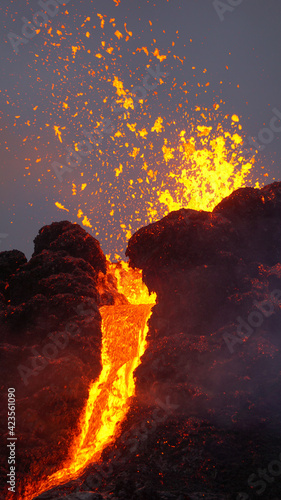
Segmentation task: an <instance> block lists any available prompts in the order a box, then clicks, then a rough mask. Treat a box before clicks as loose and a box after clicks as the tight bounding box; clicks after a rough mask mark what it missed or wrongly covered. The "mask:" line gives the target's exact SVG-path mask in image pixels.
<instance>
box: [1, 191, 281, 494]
mask: <svg viewBox="0 0 281 500" xmlns="http://www.w3.org/2000/svg"><path fill="white" fill-rule="evenodd" d="M280 217H281V183H277V182H276V183H274V184H271V185H268V186H265V187H264V188H261V189H257V188H240V189H238V190H236V191H234V192H233V193H232V194H231V195H230V196H228V197H227V198H225V199H223V200H222V201H221V202H220V203H218V204H217V206H216V207H215V208H214V209H213V211H212V212H210V211H205V210H200V211H197V210H194V209H184V208H181V209H180V210H177V211H173V212H171V213H169V214H168V215H167V216H165V217H164V218H163V219H161V220H159V221H157V222H155V223H152V224H150V225H148V226H146V227H143V228H141V229H140V230H138V231H137V232H136V233H135V234H134V235H133V236H132V237H131V239H130V240H129V243H128V248H127V256H128V258H129V264H127V263H125V262H119V263H110V262H108V261H107V260H106V258H105V256H104V255H103V253H102V251H101V249H100V246H99V243H98V241H97V240H96V239H94V238H93V237H91V236H90V235H89V234H88V233H86V231H85V230H84V229H82V228H81V227H80V226H79V225H77V224H71V223H70V222H67V221H64V222H59V223H53V224H51V225H49V226H45V227H43V228H42V229H41V230H40V232H39V234H38V236H37V237H36V238H35V249H34V254H33V256H32V258H31V259H30V261H29V262H27V260H26V258H25V257H24V255H23V254H22V253H21V252H19V251H11V252H2V253H1V254H0V272H1V280H2V281H1V308H2V312H1V317H0V321H1V331H2V339H3V343H2V346H1V350H2V354H5V357H6V361H5V363H2V367H1V370H2V380H6V384H8V386H9V387H15V389H16V395H17V398H16V407H17V414H18V419H17V427H16V430H17V435H18V436H19V439H18V441H17V443H16V446H17V453H18V456H19V463H20V466H19V469H18V471H17V477H18V481H19V482H20V487H19V489H18V492H17V494H18V498H19V499H22V500H27V499H30V500H31V499H32V498H36V497H37V496H38V495H39V498H41V496H40V495H41V494H42V499H43V498H45V499H48V498H50V499H51V498H68V497H69V499H74V498H77V499H79V498H81V499H82V498H93V499H94V498H99V499H101V498H102V499H106V500H107V499H109V498H110V499H133V500H137V499H147V498H156V499H159V500H162V499H163V500H164V499H167V498H171V499H175V500H179V499H180V500H183V499H184V500H185V499H192V500H193V499H198V498H208V499H211V498H217V499H230V498H240V499H242V498H250V494H251V492H254V493H259V492H262V493H263V492H264V491H266V495H268V496H266V498H272V499H273V498H274V496H276V494H278V492H279V491H280V484H278V480H279V479H278V473H277V472H278V471H277V469H278V467H279V465H278V464H279V463H280V461H279V460H280V457H279V455H280V438H279V429H278V427H279V422H280V403H279V394H280V388H281V378H280V324H281V313H280V304H281V267H280V266H281V254H280V248H281V246H280V243H281V233H280ZM11 366H14V367H15V370H11V369H10V367H11ZM2 407H5V406H4V405H2ZM3 420H4V421H5V419H3ZM3 420H2V421H3ZM3 432H4V431H3ZM2 458H3V457H2ZM268 464H274V466H271V465H270V466H269V465H268ZM262 467H263V469H264V467H268V471H270V470H271V471H273V472H272V474H271V475H269V474H270V473H269V472H268V471H267V477H268V475H269V478H270V481H266V480H265V476H264V474H263V475H262V473H261V470H263V469H262ZM278 470H279V469H278ZM280 471H281V463H280ZM3 486H4V483H3ZM83 492H84V493H83ZM86 492H88V497H87V496H85V495H86ZM91 494H92V496H90V495H91ZM5 495H6V496H7V498H9V496H8V492H7V491H6V493H5ZM66 495H68V496H66ZM83 495H84V496H83ZM94 495H96V496H94ZM99 495H100V496H99ZM200 495H201V496H200ZM238 495H240V497H239V496H238ZM243 495H244V496H243Z"/></svg>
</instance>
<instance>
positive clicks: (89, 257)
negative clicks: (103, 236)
mask: <svg viewBox="0 0 281 500" xmlns="http://www.w3.org/2000/svg"><path fill="white" fill-rule="evenodd" d="M43 250H50V251H51V252H59V251H62V250H64V251H66V252H67V254H68V255H71V256H72V257H78V258H81V259H83V260H85V261H86V262H88V263H89V264H91V266H92V267H93V268H94V269H95V270H96V271H102V272H103V273H105V272H106V258H105V256H104V255H103V252H102V250H101V248H100V244H99V242H98V240H96V239H95V238H93V237H92V236H91V235H90V234H88V233H86V231H85V230H84V229H83V228H82V227H81V226H79V225H78V224H71V222H68V221H63V222H53V223H52V224H51V225H50V226H45V227H43V228H42V229H40V231H39V234H38V236H36V238H35V240H34V254H33V256H34V255H37V254H38V253H41V252H42V251H43Z"/></svg>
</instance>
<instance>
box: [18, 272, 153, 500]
mask: <svg viewBox="0 0 281 500" xmlns="http://www.w3.org/2000/svg"><path fill="white" fill-rule="evenodd" d="M109 272H110V273H111V274H113V275H114V276H115V277H116V278H117V288H118V292H119V293H121V294H123V295H124V296H125V297H126V299H127V303H126V304H124V303H120V302H119V303H118V300H117V303H116V304H114V305H105V306H103V307H101V308H100V313H101V316H102V353H101V358H102V371H101V373H100V376H99V378H98V380H96V381H94V382H93V383H92V385H91V386H90V387H89V396H88V400H87V403H86V405H85V408H84V409H83V411H82V414H81V416H80V421H79V425H78V433H77V435H76V436H75V437H74V438H73V442H72V444H71V446H70V449H69V455H68V457H67V459H66V461H65V463H64V465H63V467H62V468H61V469H60V470H58V471H57V472H55V473H54V474H52V475H50V476H49V477H47V479H44V480H42V481H41V482H39V483H34V482H29V483H28V484H26V485H25V487H24V493H23V494H22V495H21V497H20V499H21V500H31V499H32V498H34V497H35V496H37V495H39V494H40V493H42V492H44V491H46V490H49V489H51V488H53V487H54V486H57V485H59V484H62V483H64V482H67V481H69V480H71V479H75V478H76V477H78V475H79V474H81V472H82V471H83V470H84V469H85V467H86V466H87V465H88V464H89V463H91V462H94V461H97V460H98V459H99V457H100V455H101V453H102V451H103V449H104V448H105V447H106V446H107V445H108V444H109V443H110V442H111V441H113V440H114V437H115V436H116V433H117V431H118V424H120V423H121V422H122V420H123V419H124V418H125V416H126V413H127V411H128V409H129V398H130V397H132V396H133V395H134V391H135V382H134V370H135V369H136V367H137V366H138V365H139V364H140V359H141V356H142V355H143V353H144V351H145V348H146V335H147V332H148V320H149V317H150V315H151V309H152V307H153V305H154V304H155V303H156V294H151V295H149V292H148V290H147V288H146V286H145V285H144V283H143V282H142V278H141V271H138V270H133V269H130V268H129V266H128V264H126V263H124V262H121V263H119V264H110V265H109Z"/></svg>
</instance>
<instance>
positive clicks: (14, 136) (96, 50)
mask: <svg viewBox="0 0 281 500" xmlns="http://www.w3.org/2000/svg"><path fill="white" fill-rule="evenodd" d="M116 3H117V4H118V0H115V2H114V1H113V0H103V1H100V0H97V1H90V0H85V1H82V0H80V1H79V0H70V1H69V2H68V3H67V5H66V6H63V5H59V7H58V9H57V12H56V15H54V16H53V17H50V15H49V18H50V20H49V21H48V25H47V27H42V29H41V30H40V33H38V34H36V35H35V36H33V37H32V38H30V39H28V43H25V44H21V45H19V46H18V54H16V53H15V51H14V50H13V47H12V44H11V42H10V41H9V39H8V34H9V33H10V32H13V33H15V34H16V35H20V36H22V37H23V35H22V33H21V30H22V27H23V25H24V22H23V21H22V17H25V18H26V19H28V20H31V19H32V16H33V15H34V14H36V13H37V12H38V11H41V10H42V7H41V6H40V5H38V2H37V1H33V0H30V1H22V2H18V1H16V0H14V1H13V0H2V2H1V7H0V12H1V24H2V37H1V46H0V49H1V51H0V54H1V68H2V71H1V84H0V90H1V93H0V99H1V108H0V109H1V115H0V116H1V213H0V251H3V250H8V249H13V248H16V249H18V250H21V251H23V252H24V253H25V254H26V255H27V257H30V256H31V253H32V251H33V239H34V238H35V236H36V234H37V233H38V230H39V229H40V228H41V227H42V226H44V225H46V224H50V223H51V222H53V221H59V220H65V219H67V220H71V221H72V222H77V223H79V224H82V220H83V218H84V216H87V217H88V219H89V220H90V223H91V225H92V228H90V227H85V229H86V230H88V231H89V233H90V234H92V235H93V236H96V237H97V238H98V239H99V240H100V242H101V245H102V248H103V251H104V252H105V253H107V254H108V253H111V254H112V255H114V253H115V252H117V253H119V254H120V255H122V253H123V251H124V248H125V247H126V232H125V230H124V231H123V230H121V236H119V235H120V224H123V225H124V226H126V227H128V225H129V224H131V229H132V231H134V230H136V229H138V228H139V227H141V226H142V225H144V224H145V223H147V218H146V212H145V204H146V203H147V202H148V201H151V202H152V203H154V201H153V196H154V194H153V191H151V193H150V192H149V186H148V184H147V183H146V180H145V177H143V183H142V185H146V188H147V189H146V191H145V193H144V195H143V199H140V191H138V189H134V186H135V185H136V183H137V179H139V178H140V177H141V176H143V175H144V174H145V175H146V173H145V172H144V170H143V169H142V168H141V167H142V164H143V159H140V154H139V156H138V157H136V158H133V157H131V156H130V155H129V156H128V154H127V153H128V152H127V151H126V147H127V146H125V142H126V141H128V143H129V144H130V146H132V147H133V145H135V146H136V147H140V149H141V152H142V151H143V154H144V157H143V158H144V159H146V156H145V155H146V154H148V153H147V151H148V150H149V149H150V151H152V150H151V148H148V147H147V148H146V146H145V145H144V144H145V143H144V141H142V140H141V139H140V138H138V139H137V140H136V137H134V138H133V135H132V136H130V135H127V133H128V134H132V133H131V132H130V131H129V130H128V128H127V127H126V124H125V125H124V124H123V125H122V124H121V121H120V120H119V119H118V118H117V116H116V115H114V114H113V113H112V109H111V108H110V102H111V99H113V98H114V97H116V94H115V93H114V91H115V90H116V89H115V88H114V87H113V86H112V81H113V78H114V75H115V76H118V78H119V79H120V80H121V81H122V82H123V83H124V88H132V87H133V86H142V85H143V78H144V76H145V75H147V74H148V73H147V69H146V68H147V67H148V65H150V67H151V68H155V67H156V65H157V64H158V63H159V64H160V67H161V71H163V72H166V73H169V76H167V77H165V78H164V80H165V82H164V84H163V85H159V86H158V87H157V93H156V92H154V91H151V90H150V91H147V96H146V97H145V103H144V106H143V107H139V109H138V110H134V112H132V114H131V116H130V120H128V121H129V123H133V122H137V123H138V126H139V127H141V126H145V127H146V128H149V127H151V126H152V125H153V123H154V121H155V119H156V118H157V117H158V116H159V115H160V114H161V116H163V117H164V116H165V118H166V121H168V122H169V121H175V123H177V124H179V126H180V124H183V123H184V120H183V116H184V113H189V114H190V116H191V117H192V116H193V114H194V109H195V107H196V106H198V105H199V106H206V107H207V108H212V106H213V104H214V102H217V101H218V100H219V99H222V100H223V101H224V103H225V104H224V105H223V107H222V109H223V114H229V115H230V116H231V115H232V114H234V113H235V114H237V115H238V116H239V117H240V123H241V125H242V126H243V133H244V134H245V135H246V137H247V136H250V137H254V136H258V133H259V132H260V130H261V129H262V128H264V127H266V128H268V127H269V124H270V121H271V119H272V117H273V116H274V114H273V108H276V109H279V110H280V113H281V99H280V67H279V64H280V57H279V54H280V48H281V34H280V20H281V16H280V11H281V4H280V1H278V0H266V1H262V0H242V1H241V3H240V5H237V6H236V7H229V6H230V5H231V4H232V5H234V4H237V3H239V1H237V0H228V2H220V4H221V7H220V8H221V9H222V14H221V17H223V19H220V16H219V13H218V12H217V10H216V9H215V6H214V5H213V4H214V3H216V2H213V1H209V0H207V1H204V0H185V1H183V0H170V1H166V0H155V1H150V0H148V1H145V0H140V1H135V0H121V1H120V3H119V5H118V6H117V5H116ZM19 4H20V5H19ZM42 4H44V1H43V2H42ZM223 4H228V7H229V8H230V10H226V11H225V12H223V11H224V7H223ZM216 5H219V3H216ZM217 9H218V7H217ZM100 16H103V17H100ZM113 18H114V19H115V21H110V19H113ZM87 19H90V20H87ZM102 19H103V21H104V26H101V22H102ZM40 20H41V19H39V21H40ZM114 24H115V26H114ZM124 24H126V28H125V26H124ZM94 26H96V27H95V28H94ZM126 29H127V31H128V32H131V33H132V35H131V34H127V33H126ZM116 30H118V31H120V32H121V33H122V34H123V37H122V38H120V39H119V38H118V36H116V35H115V34H114V33H115V31H116ZM24 33H26V31H25V30H24ZM87 33H89V35H87ZM126 37H127V38H128V39H127V40H126ZM25 40H27V39H26V38H25ZM190 40H192V42H191V41H190ZM103 44H104V45H103ZM72 46H75V47H77V46H78V47H80V48H78V49H77V52H76V55H75V57H74V56H73V52H72ZM110 47H111V48H113V52H111V53H110V52H106V49H107V48H110ZM142 47H147V48H148V51H149V52H150V54H151V53H152V52H153V51H155V48H157V49H158V50H159V53H160V55H162V54H164V55H166V59H165V60H163V61H162V62H161V63H160V62H159V60H158V59H157V57H155V56H151V55H149V56H147V54H146V53H145V51H144V50H140V51H137V50H136V49H137V48H139V49H141V48H142ZM97 54H101V57H96V55H97ZM174 56H175V57H174ZM181 60H182V62H181ZM226 66H227V67H228V69H227V68H226ZM193 67H195V69H192V68H193ZM204 69H206V70H207V72H205V73H204V72H203V71H204ZM110 79H111V82H109V81H108V80H110ZM198 82H199V83H201V85H202V86H200V87H199V86H198ZM207 82H209V86H208V87H205V84H206V83H207ZM220 82H222V83H220ZM184 84H185V86H184ZM203 84H204V87H203ZM183 89H185V90H187V91H188V94H184V93H183ZM187 100H188V102H186V101H187ZM63 103H65V104H64V105H63ZM85 103H86V104H85ZM179 103H181V104H182V107H180V108H179V106H178V104H179ZM101 116H102V117H103V118H104V119H106V118H107V119H110V120H111V122H112V124H113V125H114V126H115V127H116V130H117V129H119V128H120V130H121V131H122V130H124V129H126V131H127V132H126V137H124V141H125V142H124V144H120V143H118V146H117V145H116V142H114V141H113V140H111V139H110V137H109V136H108V135H107V136H106V137H105V138H103V139H102V145H101V146H100V148H101V150H102V153H98V152H97V151H96V152H95V151H94V152H93V153H91V154H90V155H89V156H87V157H86V156H84V157H83V164H81V165H79V168H78V167H77V168H76V169H74V170H73V171H71V172H68V173H66V174H64V175H63V179H62V182H59V180H58V178H57V177H56V175H55V173H54V170H53V168H52V162H61V163H64V164H65V161H64V160H65V156H66V155H67V152H66V148H67V147H73V144H74V143H75V142H78V141H81V140H83V139H85V137H84V136H83V134H82V131H83V130H85V129H86V130H90V129H91V127H92V128H93V126H94V123H96V122H97V121H99V120H100V118H101ZM16 117H18V118H16ZM117 119H118V120H119V122H117V121H116V120H117ZM275 125H276V127H278V126H279V121H277V122H275ZM54 126H58V127H59V130H60V132H61V134H62V135H61V142H60V140H59V137H58V136H56V135H55V132H54ZM169 133H171V134H172V132H171V130H170V132H169ZM167 135H168V133H167ZM273 135H274V137H273V138H270V137H269V139H270V141H268V144H266V145H265V147H264V148H263V150H261V151H259V152H258V153H257V156H256V163H255V166H254V168H253V171H252V179H253V183H254V181H256V180H261V175H262V174H263V173H264V172H267V173H268V177H266V178H263V180H262V182H265V183H270V182H272V181H273V179H274V178H275V179H276V180H280V173H279V172H280V166H279V156H280V150H281V143H280V135H281V132H280V133H278V132H275V133H274V134H273ZM138 141H139V142H138ZM151 141H152V142H153V144H154V149H153V155H154V157H153V156H150V157H149V158H150V161H151V162H153V161H154V160H153V158H155V161H156V159H157V158H158V156H159V155H160V152H161V151H160V148H161V144H162V143H161V140H160V138H157V137H155V135H154V136H153V137H152V138H151ZM158 147H159V151H158V150H157V148H158ZM151 154H152V153H151ZM159 158H160V156H159ZM157 161H158V160H157ZM159 161H160V160H159ZM161 161H162V160H161ZM120 163H122V165H123V172H122V174H120V175H119V176H118V177H117V176H116V173H115V169H116V168H119V165H120ZM160 167H161V168H160V173H159V174H158V178H157V181H156V182H158V183H160V184H161V179H162V180H163V178H161V176H163V175H164V174H167V168H168V167H167V165H166V164H165V162H164V161H163V165H160ZM261 167H265V169H264V170H262V168H261ZM158 170H159V169H158ZM82 172H83V175H82ZM130 180H132V181H133V184H132V185H131V186H130ZM73 184H74V185H75V186H76V190H77V193H76V194H74V195H73V189H74V188H73ZM85 184H86V187H85V186H84V185H85ZM132 195H134V196H135V198H134V197H133V196H132ZM136 200H137V204H136ZM55 202H58V203H60V204H61V205H63V206H64V207H65V208H66V209H67V210H68V211H65V210H62V209H60V208H58V207H57V206H56V205H55ZM113 205H114V207H113ZM114 208H115V212H114ZM117 208H118V210H117ZM79 211H80V212H79ZM81 212H82V215H81ZM113 212H114V214H113ZM111 214H113V215H111ZM160 215H161V214H160ZM123 229H124V228H123ZM6 235H7V236H6Z"/></svg>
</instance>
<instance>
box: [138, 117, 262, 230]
mask: <svg viewBox="0 0 281 500" xmlns="http://www.w3.org/2000/svg"><path fill="white" fill-rule="evenodd" d="M198 111H201V110H200V108H199V110H198ZM204 111H206V110H204ZM199 122H201V123H200V124H199ZM204 122H205V123H206V124H207V122H208V121H207V116H205V114H204V113H201V115H200V120H198V121H197V123H194V121H193V122H190V123H189V126H188V132H187V129H183V130H180V131H179V133H178V140H177V143H171V142H170V141H168V139H167V138H163V146H162V153H163V160H164V161H165V163H166V164H167V165H168V166H169V167H170V169H169V172H168V173H167V174H166V179H165V181H163V180H162V184H161V187H160V188H159V187H158V188H157V187H155V188H154V189H155V191H156V202H154V203H148V205H149V208H148V210H147V214H148V220H149V222H154V221H155V220H157V219H159V216H164V215H167V214H168V213H169V212H171V211H173V210H179V209H181V208H192V209H194V210H207V211H212V210H213V208H214V207H215V206H216V205H217V204H218V203H219V202H220V201H221V200H222V199H223V198H225V197H227V196H229V195H230V194H231V193H232V192H233V191H234V190H235V189H238V188H240V187H243V186H245V185H246V184H247V181H248V180H249V174H250V172H251V170H252V168H253V165H254V155H253V158H252V159H251V160H250V161H249V160H246V159H245V158H244V157H243V155H242V154H241V145H242V144H243V139H242V136H241V128H242V127H241V126H240V125H239V128H238V130H237V124H238V122H239V118H238V117H237V116H236V115H233V116H232V122H231V127H233V131H232V132H229V131H226V130H224V129H223V127H222V124H221V123H218V124H217V126H216V127H214V126H207V125H206V124H205V125H204ZM235 127H236V128H235ZM255 187H260V185H259V183H258V182H256V183H255ZM160 214H161V215H160Z"/></svg>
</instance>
